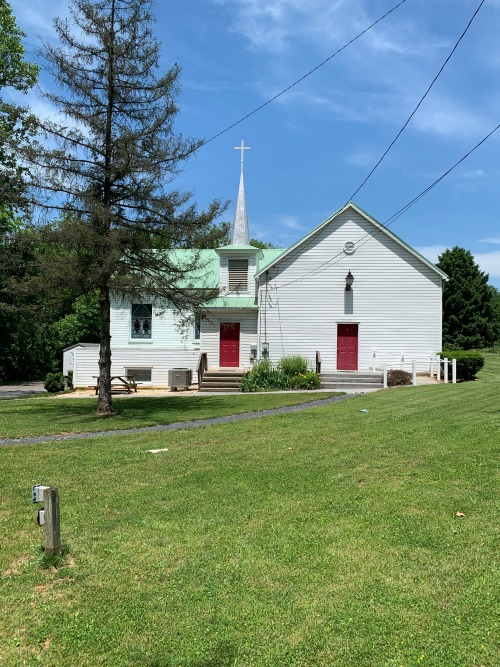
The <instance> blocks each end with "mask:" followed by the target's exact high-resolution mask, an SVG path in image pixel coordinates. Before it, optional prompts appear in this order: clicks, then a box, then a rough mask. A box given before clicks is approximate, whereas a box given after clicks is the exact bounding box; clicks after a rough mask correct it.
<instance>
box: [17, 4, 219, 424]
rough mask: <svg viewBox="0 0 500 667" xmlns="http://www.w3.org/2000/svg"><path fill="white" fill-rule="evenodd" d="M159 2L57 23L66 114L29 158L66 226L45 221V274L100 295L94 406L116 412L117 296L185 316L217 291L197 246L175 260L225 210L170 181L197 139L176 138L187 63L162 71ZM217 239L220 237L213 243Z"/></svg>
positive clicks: (95, 9) (35, 178)
mask: <svg viewBox="0 0 500 667" xmlns="http://www.w3.org/2000/svg"><path fill="white" fill-rule="evenodd" d="M151 6H152V2H151V0H72V2H71V20H69V21H63V20H60V19H56V20H55V22H54V25H55V29H56V31H57V33H58V36H59V40H60V45H59V46H53V45H45V53H44V58H45V61H46V64H47V67H48V69H49V71H50V72H51V73H52V75H53V76H54V78H55V80H56V83H57V91H58V92H53V93H50V94H49V95H48V98H49V100H50V101H51V102H52V104H53V105H54V107H55V108H56V109H57V110H58V111H59V114H60V116H61V117H62V118H63V120H62V121H61V122H55V121H50V120H45V121H43V122H41V123H40V129H41V130H42V131H43V132H44V133H45V135H46V136H47V142H40V144H39V145H38V146H37V147H36V148H34V149H33V150H31V151H30V152H29V153H28V154H27V159H28V160H29V161H30V165H31V174H32V181H31V185H32V187H33V191H34V192H36V200H37V202H38V203H39V204H40V205H41V206H42V207H43V208H44V209H45V210H49V211H50V210H52V211H59V212H60V211H61V210H62V211H64V212H65V214H66V218H65V220H66V223H65V224H64V225H56V226H53V225H51V224H46V225H45V226H44V227H43V228H42V232H43V239H44V246H43V247H44V248H45V249H46V251H45V252H43V253H41V263H40V271H41V273H40V275H41V276H42V278H43V280H44V282H45V284H46V285H49V286H51V288H52V289H56V288H60V287H61V283H63V285H64V288H65V289H68V290H71V291H72V293H73V294H79V293H80V294H83V293H86V292H89V291H92V290H94V289H97V290H98V293H99V300H100V322H101V327H100V357H99V374H100V380H99V402H98V413H100V414H103V413H111V412H112V411H113V409H112V399H111V381H110V377H111V349H110V292H111V291H112V290H116V291H118V292H121V293H133V294H135V295H136V296H137V295H138V294H139V293H147V294H149V295H156V296H160V297H162V298H164V299H166V300H168V302H169V303H170V304H172V305H173V306H174V307H176V308H178V309H179V310H181V311H183V310H185V309H187V308H192V307H195V306H198V305H200V304H202V303H204V302H205V301H206V300H208V299H210V298H212V297H213V296H214V291H213V290H210V289H206V290H202V289H198V288H197V287H196V286H195V281H194V278H193V272H195V273H196V275H197V276H198V280H199V277H200V275H202V274H203V265H202V262H201V259H200V254H199V253H194V254H192V255H190V256H189V259H185V260H184V261H183V262H181V263H179V261H178V259H177V260H176V261H174V260H173V253H169V252H168V250H169V249H171V248H177V247H190V246H193V245H194V244H196V247H198V248H200V247H206V246H213V244H214V236H215V237H217V236H218V234H219V233H220V235H221V236H223V235H224V233H225V231H226V228H225V227H221V229H220V232H219V230H218V228H217V226H216V225H215V226H214V224H213V222H214V220H216V219H217V217H218V216H219V215H220V214H221V212H222V211H223V210H224V208H225V206H224V205H223V204H221V202H220V201H218V200H214V201H213V202H212V203H211V204H210V206H209V207H208V209H207V210H205V211H201V212H198V211H197V209H196V207H195V205H193V204H191V203H190V199H191V193H186V192H182V191H180V190H178V189H175V188H174V187H173V186H172V181H173V180H174V179H175V177H176V176H177V175H178V173H179V170H180V167H181V165H182V163H183V162H184V161H185V160H186V158H187V157H188V156H189V155H192V154H193V153H194V152H195V151H196V149H197V148H198V147H199V146H200V144H201V142H199V141H194V140H192V139H186V138H183V137H182V136H179V135H176V134H174V131H173V123H174V119H175V117H176V114H177V112H178V107H177V102H176V100H177V98H178V94H179V75H180V68H179V66H178V65H174V66H173V67H172V68H171V69H169V70H168V71H167V72H161V71H160V69H159V57H160V45H159V43H158V41H157V39H156V38H155V36H154V34H153V19H152V14H151ZM215 240H216V239H215Z"/></svg>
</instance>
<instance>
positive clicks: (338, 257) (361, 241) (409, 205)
mask: <svg viewBox="0 0 500 667" xmlns="http://www.w3.org/2000/svg"><path fill="white" fill-rule="evenodd" d="M499 129H500V123H499V124H498V125H497V126H496V127H495V128H493V130H491V132H489V133H488V134H487V135H486V136H485V137H483V138H482V139H481V141H479V142H478V143H477V144H476V145H475V146H474V147H473V148H471V149H470V150H469V151H468V152H467V153H466V154H465V155H464V156H462V157H461V158H460V159H459V160H457V162H455V164H454V165H453V166H451V167H450V168H449V169H448V170H447V171H445V172H444V173H443V174H441V176H439V178H437V179H436V180H435V181H433V182H432V183H431V184H430V185H429V186H428V187H426V188H425V190H422V192H421V193H420V194H418V195H417V196H416V197H414V198H413V199H412V200H411V201H409V202H408V203H407V204H405V205H404V206H403V207H402V208H400V209H399V210H398V211H396V213H394V214H393V215H391V216H390V217H389V218H387V220H385V222H383V223H382V225H381V227H382V228H381V229H377V230H376V231H375V232H373V233H368V234H365V235H364V236H362V237H361V239H359V241H356V242H355V243H354V245H355V247H356V248H360V247H361V246H363V245H365V244H366V243H368V241H370V240H371V239H372V238H375V236H377V235H378V234H380V233H381V232H382V231H383V229H387V227H389V226H390V225H392V223H393V222H395V221H396V220H397V219H398V218H400V217H401V216H402V215H403V214H404V213H406V212H407V211H408V210H409V209H410V208H412V207H413V206H414V205H415V204H416V203H417V202H418V201H420V199H422V197H425V195H427V194H428V193H429V192H430V191H431V190H432V189H433V188H435V187H436V185H438V183H440V182H441V181H442V180H443V179H444V178H446V177H447V176H448V175H449V174H450V173H451V172H452V171H453V170H454V169H456V167H458V165H459V164H461V163H462V162H464V160H466V159H467V158H468V157H469V156H470V155H472V153H474V151H475V150H477V149H478V148H479V147H480V146H481V145H482V144H484V143H485V142H486V141H487V140H488V139H489V138H490V137H491V136H493V135H494V134H495V132H497V131H498V130H499ZM345 257H346V255H345V253H344V251H341V252H339V253H337V254H336V255H334V256H333V257H331V258H330V259H329V260H327V261H326V262H323V264H320V265H319V266H317V267H316V268H314V269H312V270H311V271H308V272H307V273H305V274H304V275H302V276H299V277H298V278H295V279H294V280H290V281H289V282H288V283H285V284H283V285H276V286H275V287H274V289H277V290H280V289H282V288H283V287H288V286H289V285H293V284H294V283H298V282H302V281H303V280H305V279H306V278H308V277H309V276H311V275H314V274H316V273H320V272H321V271H323V269H324V268H325V267H326V266H332V265H333V264H338V263H339V262H340V261H341V260H343V259H345ZM278 259H279V258H278ZM335 260H337V261H335Z"/></svg>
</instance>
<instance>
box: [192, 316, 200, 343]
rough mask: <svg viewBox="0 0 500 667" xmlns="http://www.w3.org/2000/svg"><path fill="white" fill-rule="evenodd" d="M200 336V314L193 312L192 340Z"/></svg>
mask: <svg viewBox="0 0 500 667" xmlns="http://www.w3.org/2000/svg"><path fill="white" fill-rule="evenodd" d="M200 338H201V314H200V313H195V314H194V324H193V340H194V341H199V340H200Z"/></svg>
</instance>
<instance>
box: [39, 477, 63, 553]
mask: <svg viewBox="0 0 500 667" xmlns="http://www.w3.org/2000/svg"><path fill="white" fill-rule="evenodd" d="M43 503H44V509H45V553H46V554H47V555H48V556H53V555H54V554H58V553H59V552H60V551H61V548H62V544H61V519H60V515H59V491H58V490H57V489H54V488H48V489H44V492H43Z"/></svg>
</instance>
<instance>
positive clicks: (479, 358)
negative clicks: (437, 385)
mask: <svg viewBox="0 0 500 667" xmlns="http://www.w3.org/2000/svg"><path fill="white" fill-rule="evenodd" d="M438 354H439V356H440V357H441V359H445V358H448V359H449V360H450V363H449V364H448V379H450V380H451V378H452V373H453V370H452V365H451V360H452V359H456V360H457V379H459V380H474V379H475V377H476V375H477V373H478V372H479V371H480V370H481V368H482V367H483V366H484V357H483V355H482V354H480V353H479V352H476V351H475V350H443V351H442V352H438Z"/></svg>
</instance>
